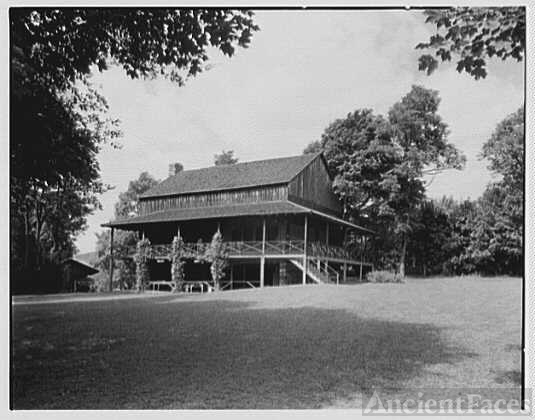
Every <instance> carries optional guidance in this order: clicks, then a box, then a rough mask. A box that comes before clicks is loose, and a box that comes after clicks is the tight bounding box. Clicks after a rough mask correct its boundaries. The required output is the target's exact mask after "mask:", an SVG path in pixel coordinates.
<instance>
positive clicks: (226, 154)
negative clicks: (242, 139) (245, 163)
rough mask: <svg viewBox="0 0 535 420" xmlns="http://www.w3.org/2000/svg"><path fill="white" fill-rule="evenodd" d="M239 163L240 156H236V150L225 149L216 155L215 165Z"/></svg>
mask: <svg viewBox="0 0 535 420" xmlns="http://www.w3.org/2000/svg"><path fill="white" fill-rule="evenodd" d="M235 163H238V158H237V157H234V150H227V151H225V150H223V151H221V153H219V154H217V155H214V165H215V166H219V165H233V164H235Z"/></svg>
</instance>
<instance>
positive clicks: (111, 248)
mask: <svg viewBox="0 0 535 420" xmlns="http://www.w3.org/2000/svg"><path fill="white" fill-rule="evenodd" d="M113 231H114V229H113V228H111V232H110V292H113Z"/></svg>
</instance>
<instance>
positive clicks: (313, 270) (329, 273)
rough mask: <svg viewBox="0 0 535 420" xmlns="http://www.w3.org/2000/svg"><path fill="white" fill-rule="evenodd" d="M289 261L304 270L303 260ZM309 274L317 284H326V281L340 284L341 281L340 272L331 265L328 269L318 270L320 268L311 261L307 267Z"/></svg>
mask: <svg viewBox="0 0 535 420" xmlns="http://www.w3.org/2000/svg"><path fill="white" fill-rule="evenodd" d="M289 261H290V262H291V263H292V264H293V265H294V266H295V267H297V268H298V269H299V270H300V271H301V272H303V270H304V268H303V261H302V260H297V259H293V258H291V259H289ZM307 276H308V277H309V278H310V279H311V280H312V281H313V282H314V283H317V284H326V283H336V284H338V283H339V281H340V273H338V271H336V270H334V269H333V268H331V267H328V269H327V270H326V271H322V270H318V268H317V267H316V266H315V265H314V264H311V263H310V261H309V263H308V267H307Z"/></svg>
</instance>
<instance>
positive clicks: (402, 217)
mask: <svg viewBox="0 0 535 420" xmlns="http://www.w3.org/2000/svg"><path fill="white" fill-rule="evenodd" d="M439 104H440V97H439V95H438V92H437V91H434V90H431V89H426V88H424V87H422V86H413V87H412V89H411V91H410V92H409V93H408V94H407V95H405V96H404V97H403V98H402V99H401V101H399V102H397V103H396V104H394V105H393V106H392V108H391V109H390V111H389V113H388V119H389V122H390V124H391V126H392V129H393V132H394V141H395V143H396V145H397V146H398V147H399V149H400V151H401V155H402V158H401V160H402V163H401V165H398V167H397V170H398V171H399V172H400V173H401V174H403V176H405V177H406V179H407V182H406V184H405V185H402V186H401V190H400V191H399V193H398V194H399V197H400V206H398V209H397V212H396V218H397V226H398V229H397V230H398V233H399V234H400V235H401V237H402V241H401V250H400V261H399V272H400V274H401V275H402V276H405V257H406V249H407V243H408V239H409V234H410V231H411V215H412V214H413V213H414V212H415V210H416V208H417V207H418V206H419V205H420V204H421V202H422V200H423V195H422V194H420V195H418V194H415V191H414V188H415V183H417V182H419V181H420V182H421V180H422V177H423V176H424V175H429V174H433V175H434V174H437V173H439V172H441V171H443V170H445V169H462V167H463V166H464V163H465V161H466V158H465V156H464V155H462V154H461V153H460V152H459V150H458V149H457V148H456V147H455V146H454V145H453V144H452V143H449V142H448V140H447V136H448V129H447V125H446V124H445V123H444V122H443V121H442V118H441V117H440V115H439V114H438V107H439Z"/></svg>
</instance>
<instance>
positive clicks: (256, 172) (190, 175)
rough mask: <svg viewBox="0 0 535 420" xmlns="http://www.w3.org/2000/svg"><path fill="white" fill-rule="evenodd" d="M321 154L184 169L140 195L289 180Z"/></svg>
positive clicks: (214, 189) (172, 193)
mask: <svg viewBox="0 0 535 420" xmlns="http://www.w3.org/2000/svg"><path fill="white" fill-rule="evenodd" d="M317 156H319V154H318V153H313V154H306V155H299V156H291V157H283V158H275V159H267V160H257V161H253V162H243V163H236V164H233V165H219V166H211V167H209V168H202V169H194V170H190V171H182V172H179V173H178V174H176V175H174V176H171V177H169V178H167V179H165V180H164V181H162V182H161V183H160V184H158V185H156V186H155V187H153V188H151V189H150V190H149V191H147V192H146V193H145V194H143V195H141V196H140V198H141V199H143V198H148V197H158V196H166V195H175V194H185V193H196V192H207V191H221V190H232V189H238V188H247V187H257V186H262V185H275V184H283V183H288V182H290V181H291V180H292V179H293V178H294V177H295V176H296V175H297V174H299V173H300V172H301V171H302V170H303V169H304V168H305V167H306V166H307V165H308V164H309V163H310V162H312V161H313V160H314V159H315V158H316V157H317Z"/></svg>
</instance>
